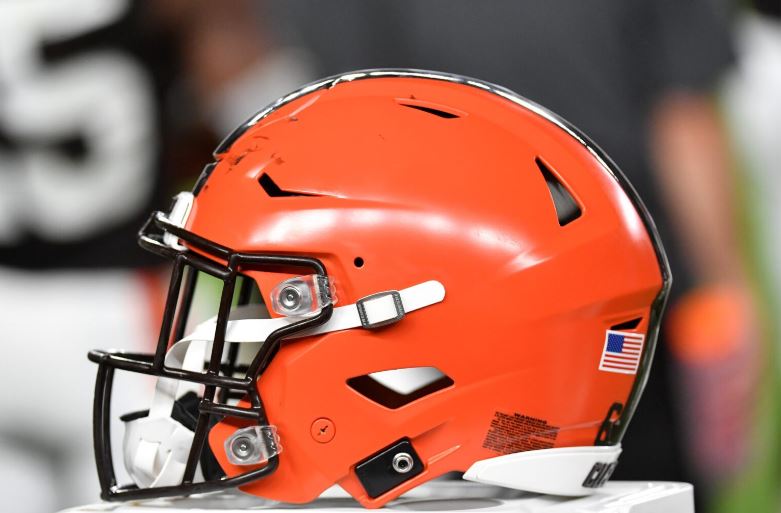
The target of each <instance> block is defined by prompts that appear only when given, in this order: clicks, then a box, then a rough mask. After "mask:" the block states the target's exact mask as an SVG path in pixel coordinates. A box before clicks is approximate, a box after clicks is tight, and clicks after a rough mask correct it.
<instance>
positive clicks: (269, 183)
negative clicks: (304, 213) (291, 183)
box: [258, 173, 318, 198]
mask: <svg viewBox="0 0 781 513" xmlns="http://www.w3.org/2000/svg"><path fill="white" fill-rule="evenodd" d="M258 183H259V184H260V186H261V187H263V190H264V191H266V194H268V195H269V196H270V197H272V198H283V197H286V196H318V195H317V194H310V193H308V192H298V191H286V190H283V189H281V188H280V187H279V185H277V184H276V182H274V180H272V179H271V176H269V175H268V174H266V173H263V174H262V175H260V178H258Z"/></svg>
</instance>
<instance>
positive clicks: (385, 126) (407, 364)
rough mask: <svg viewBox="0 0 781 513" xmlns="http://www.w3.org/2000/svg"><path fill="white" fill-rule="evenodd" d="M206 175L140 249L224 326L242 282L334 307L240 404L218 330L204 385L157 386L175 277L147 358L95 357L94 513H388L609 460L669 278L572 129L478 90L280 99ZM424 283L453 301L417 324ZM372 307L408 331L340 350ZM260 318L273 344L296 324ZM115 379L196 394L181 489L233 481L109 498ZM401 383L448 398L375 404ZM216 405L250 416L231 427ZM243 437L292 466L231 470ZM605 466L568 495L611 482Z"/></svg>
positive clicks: (308, 94) (459, 82)
mask: <svg viewBox="0 0 781 513" xmlns="http://www.w3.org/2000/svg"><path fill="white" fill-rule="evenodd" d="M215 159H216V161H215V162H214V163H212V164H209V165H208V166H207V167H206V169H205V170H204V172H203V173H202V175H201V177H200V179H199V180H198V183H197V185H196V187H195V189H194V191H193V193H192V195H190V196H188V197H187V202H186V207H181V206H180V207H179V208H178V211H177V209H174V211H175V212H172V213H171V214H169V215H168V216H166V215H159V214H158V216H157V217H155V218H153V221H152V225H156V226H157V227H158V228H161V229H162V230H163V231H165V232H166V233H165V235H164V236H163V237H159V236H153V235H151V234H150V232H149V227H147V228H146V229H145V230H144V231H143V232H142V243H143V244H145V245H147V246H149V247H150V248H151V249H153V250H156V251H158V252H161V253H165V254H166V255H169V256H172V257H173V258H174V259H177V261H183V260H185V259H186V260H188V262H192V261H194V260H198V261H200V262H201V265H202V266H204V267H206V268H210V266H211V268H212V271H213V274H215V275H219V276H220V277H222V278H223V279H224V280H225V281H226V283H229V284H230V287H226V290H227V291H228V292H225V291H224V292H223V297H224V301H223V303H224V304H227V305H229V303H230V297H229V296H232V295H233V286H234V284H235V283H234V282H235V276H236V274H237V273H241V274H242V275H243V276H246V277H249V278H251V280H252V281H254V282H255V283H256V284H257V286H258V288H259V289H260V291H261V292H262V293H263V294H266V293H267V292H268V291H270V290H275V287H277V286H279V284H280V283H281V282H285V280H289V279H291V278H294V277H295V276H297V275H301V274H302V272H301V268H302V267H305V268H308V269H310V270H309V271H308V272H310V273H311V272H314V273H315V275H318V276H327V279H328V283H329V285H328V286H329V287H332V288H333V291H334V292H335V294H336V297H337V298H338V300H337V302H336V306H335V307H334V306H333V305H326V306H325V307H324V308H322V309H320V310H318V312H316V314H315V315H310V316H303V317H300V318H299V319H298V320H297V321H296V322H294V323H293V324H285V325H284V327H282V328H280V329H279V330H277V331H274V332H273V333H272V334H270V335H269V334H267V335H268V337H267V338H265V339H263V340H265V342H264V344H263V345H262V346H261V349H260V351H259V354H260V356H256V357H255V358H253V359H252V361H251V362H250V363H249V365H248V369H247V372H246V375H245V376H244V378H243V379H238V378H236V379H235V381H230V379H233V378H231V377H230V376H228V375H225V372H221V367H220V362H221V361H222V359H223V344H225V343H227V344H228V345H230V344H231V340H232V339H231V336H232V335H231V329H232V327H231V325H230V323H229V322H230V321H229V319H228V306H224V308H222V307H221V312H220V315H221V316H218V318H217V320H216V321H215V325H214V327H212V328H210V329H211V330H212V331H211V333H213V338H214V345H213V346H212V353H211V357H210V358H209V359H208V362H209V365H208V366H207V369H206V372H205V373H203V374H202V375H203V376H206V377H204V378H202V379H201V378H198V379H199V380H200V381H198V379H195V380H194V379H193V378H192V376H190V375H189V374H188V373H187V372H184V371H177V369H171V368H170V366H169V365H168V364H167V362H166V364H165V365H164V359H165V354H166V352H167V351H169V345H170V343H171V342H175V341H177V340H180V339H182V337H183V336H184V335H186V334H185V333H183V331H182V330H181V328H178V329H177V333H176V334H175V336H173V337H172V336H171V334H170V332H171V330H172V329H173V328H172V323H173V317H174V310H175V309H176V303H177V298H178V297H179V283H180V282H181V280H182V275H183V271H182V270H181V269H179V270H178V271H175V273H174V279H173V281H172V293H171V295H170V296H169V303H173V306H170V304H169V307H168V308H167V316H166V319H167V320H166V321H165V322H164V324H166V323H167V326H164V329H163V334H161V339H160V343H159V345H158V351H157V353H156V355H155V356H154V357H148V358H147V359H146V360H144V361H143V363H142V362H141V360H139V361H137V362H136V363H127V362H128V361H132V358H129V357H127V356H125V357H124V363H118V362H119V361H120V360H121V359H122V358H123V357H120V356H117V355H113V354H111V353H106V352H93V353H92V354H91V358H92V359H93V360H94V361H97V362H99V363H100V364H101V366H100V370H99V382H98V388H97V390H98V394H97V396H96V454H97V455H98V466H99V470H101V475H102V477H101V483H102V485H103V489H104V497H106V498H124V497H134V496H136V497H147V496H156V495H180V494H183V493H191V492H195V491H205V490H209V489H215V488H219V487H220V486H224V485H225V483H229V484H231V485H241V489H242V490H244V491H245V492H248V493H252V494H256V495H260V496H263V497H266V498H270V499H274V500H280V501H286V502H294V503H300V502H308V501H311V500H313V499H315V498H316V497H317V496H318V495H319V494H320V493H322V492H323V491H324V490H325V489H326V488H328V487H330V486H332V485H334V484H338V485H340V486H342V487H343V488H344V489H345V490H347V491H348V492H349V493H350V494H351V495H352V496H353V497H355V498H356V499H357V500H358V501H359V502H361V503H362V504H363V505H364V506H367V507H378V506H381V505H383V504H385V503H386V502H387V501H389V500H392V499H393V498H395V497H397V496H398V495H400V494H401V493H404V492H405V491H407V490H409V489H411V488H413V487H415V486H417V485H419V484H422V483H424V482H426V481H428V480H430V479H432V478H435V477H438V476H440V475H443V474H445V473H448V472H453V471H458V472H466V471H468V470H469V471H470V472H469V473H468V474H467V477H468V478H469V476H470V475H471V476H473V477H474V476H476V475H477V474H478V473H477V469H478V467H474V468H473V469H471V470H470V467H473V466H474V465H475V464H476V463H477V462H481V461H484V460H490V459H493V458H497V457H499V458H507V456H506V455H508V454H517V453H521V452H525V451H540V454H548V453H543V452H541V451H555V450H556V449H562V448H578V450H580V449H582V448H584V447H591V448H592V449H596V451H592V452H599V450H600V449H599V448H594V446H607V447H614V448H616V450H618V449H617V446H618V444H619V443H620V440H621V437H622V436H623V433H624V431H625V430H626V426H627V424H628V422H629V419H630V418H631V416H632V413H633V411H634V409H635V408H636V406H637V401H638V400H639V398H640V394H641V392H642V389H643V387H644V384H645V381H646V380H647V377H648V371H649V369H650V364H651V359H652V357H653V351H654V345H655V340H656V336H657V332H658V328H659V322H660V316H661V313H662V310H663V307H664V303H665V299H666V295H667V292H668V290H669V286H670V280H671V278H670V271H669V268H668V265H667V261H666V258H665V255H664V250H663V248H662V244H661V242H660V240H659V236H658V234H657V233H656V230H655V228H654V225H653V222H652V220H651V218H650V216H649V215H648V213H647V211H646V210H645V208H644V207H643V205H642V203H641V201H640V200H639V198H638V197H637V194H636V193H635V191H634V190H633V189H632V187H631V186H630V185H629V183H628V182H627V181H626V179H625V178H624V177H623V175H622V174H621V172H620V171H619V170H618V168H617V167H616V166H615V164H613V163H612V162H611V161H610V160H609V159H608V158H607V157H606V156H605V155H604V153H603V152H602V151H601V150H600V149H599V148H598V147H597V146H596V145H594V144H593V143H592V142H591V141H590V140H589V139H588V138H586V137H585V136H584V135H583V134H581V133H580V132H579V131H577V130H576V129H575V128H573V127H572V126H571V125H569V124H568V123H567V122H565V121H563V120H562V119H561V118H559V117H557V116H555V115H554V114H552V113H550V112H549V111H547V110H545V109H544V108H542V107H540V106H538V105H536V104H534V103H532V102H530V101H528V100H526V99H524V98H521V97H519V96H518V95H516V94H515V93H512V92H510V91H508V90H506V89H503V88H500V87H498V86H494V85H491V84H487V83H485V82H481V81H478V80H473V79H468V78H464V77H460V76H454V75H446V74H441V73H433V72H425V71H411V70H371V71H361V72H355V73H350V74H347V75H341V76H338V77H332V78H328V79H325V80H322V81H320V82H317V83H314V84H311V85H309V86H306V87H304V88H302V89H301V90H299V91H297V92H294V93H292V94H290V95H288V96H287V97H284V98H281V99H280V100H279V101H277V102H276V103H275V104H273V105H271V106H270V107H268V108H266V109H265V110H263V111H261V112H260V113H258V114H257V115H255V116H253V118H251V119H250V120H249V121H248V122H247V123H245V124H243V125H242V126H241V127H239V128H238V129H237V130H236V131H235V132H234V133H233V134H231V135H230V136H229V137H228V138H227V139H226V140H225V141H224V142H223V143H222V144H221V145H220V146H219V148H218V149H217V150H216V152H215ZM174 217H178V219H173V218H174ZM166 236H167V237H168V239H166ZM430 283H436V284H438V285H433V288H434V289H436V290H437V291H439V288H438V287H441V289H442V290H441V297H436V298H434V299H431V300H430V301H427V302H425V304H424V305H423V306H422V307H420V309H419V310H416V311H412V308H409V309H405V308H404V307H405V305H411V304H412V303H413V302H414V301H413V300H411V299H410V298H411V297H413V293H412V292H405V291H409V290H413V291H414V290H418V289H415V287H416V286H420V285H421V284H430ZM383 291H401V292H400V293H397V294H396V295H395V296H394V295H392V294H391V293H390V292H388V293H383ZM378 292H379V293H383V294H380V295H379V296H381V297H380V298H379V299H383V298H391V299H392V300H393V301H391V299H386V301H385V302H386V303H387V304H389V305H390V304H395V306H394V308H395V309H396V310H394V311H393V313H392V314H391V315H390V316H389V317H388V318H387V319H386V318H384V321H383V322H382V323H380V324H376V325H373V324H372V323H371V322H368V321H366V322H364V321H365V320H366V319H365V318H364V317H360V323H359V324H358V325H356V324H355V323H353V324H351V325H350V326H351V327H350V328H348V329H342V328H341V327H337V328H333V329H331V328H329V326H335V324H334V322H336V321H335V320H334V319H337V318H339V319H341V318H342V317H344V315H346V312H347V310H348V309H349V310H350V312H352V311H353V310H355V309H357V311H358V312H359V313H360V311H361V308H362V305H369V303H368V301H367V300H368V299H369V298H371V297H374V298H375V299H377V297H375V295H376V294H377V293H378ZM405 293H406V294H407V295H406V296H404V294H405ZM437 294H438V292H434V295H435V296H436V295H437ZM225 298H227V299H225ZM266 299H267V303H268V298H266ZM342 305H345V306H342ZM363 308H364V312H363V313H364V314H366V315H369V314H367V313H366V312H368V310H366V308H367V306H363ZM269 313H270V316H271V319H269V320H268V322H274V321H276V322H277V323H279V322H284V319H283V316H281V315H280V314H279V313H277V312H275V311H274V310H273V309H270V311H269ZM381 324H382V325H383V326H382V327H380V325H381ZM278 325H279V324H275V325H273V326H278ZM279 326H281V325H279ZM317 326H321V327H323V328H321V329H320V331H317V330H318V328H317ZM306 329H309V330H313V331H309V332H307V331H302V330H306ZM226 330H227V332H228V334H227V335H226ZM611 334H612V335H611ZM611 336H612V337H613V338H611ZM617 341H618V342H617ZM638 341H639V342H638ZM218 342H219V343H218ZM616 344H619V346H620V347H619V346H616ZM616 347H618V349H616ZM142 367H143V370H142ZM114 368H123V369H125V370H135V371H137V372H146V373H148V374H153V375H157V376H161V377H162V378H161V379H172V378H178V379H182V380H188V379H190V380H194V381H197V382H198V383H200V384H203V385H205V386H206V390H205V392H204V396H203V399H201V403H200V409H199V417H198V423H197V426H195V428H194V433H195V435H194V438H193V441H192V445H193V447H194V448H196V449H197V450H195V449H194V450H192V451H191V452H190V455H189V457H188V458H187V466H188V467H194V466H195V464H196V463H197V462H198V461H199V459H198V458H200V456H199V455H198V454H196V455H193V454H195V453H196V452H197V453H199V454H200V453H201V452H203V451H209V452H210V453H211V454H213V456H214V458H216V462H217V463H218V464H219V469H220V470H221V472H222V473H224V477H221V478H218V479H215V480H213V483H212V485H211V486H208V484H209V479H208V478H207V480H206V482H194V481H193V476H194V474H193V471H192V468H191V469H189V471H186V472H185V475H184V478H183V482H182V483H181V484H176V485H170V486H165V487H155V485H153V486H152V487H149V488H144V489H142V490H126V489H120V488H117V487H116V483H115V482H113V479H114V478H113V472H112V473H111V474H109V472H108V470H107V469H108V467H110V461H107V460H110V458H109V456H108V453H107V449H105V445H106V444H109V443H110V440H108V437H107V436H106V435H105V434H104V433H102V429H103V427H105V417H106V412H105V411H104V410H105V409H107V404H108V402H109V400H108V399H107V397H106V396H107V389H108V390H110V379H109V378H110V376H107V374H110V373H111V372H112V371H113V369H114ZM402 369H406V370H409V369H434V370H435V371H436V372H437V374H436V375H435V377H436V379H434V381H429V382H427V383H426V384H425V385H424V386H422V387H419V388H418V389H415V390H414V391H412V392H409V391H407V392H408V393H402V392H399V391H398V390H394V389H393V387H392V386H386V385H383V380H382V379H380V377H379V376H381V373H384V372H387V371H399V370H402ZM101 374H102V377H101ZM239 381H240V382H241V383H243V386H244V387H245V388H244V389H242V388H241V387H239V386H238V382H239ZM107 382H108V383H109V384H107ZM220 387H224V388H231V389H233V390H244V391H245V392H246V394H245V395H244V397H242V398H240V399H239V401H238V403H235V402H234V403H231V404H228V402H225V403H224V404H223V403H221V402H220V401H218V400H217V399H215V395H214V394H215V391H216V390H217V389H218V388H220ZM261 399H262V400H261ZM237 412H238V413H237ZM240 412H245V413H240ZM253 415H254V416H253ZM253 425H262V426H265V425H269V426H274V427H275V436H278V439H277V440H276V441H275V442H273V443H278V444H279V445H281V447H282V448H283V452H282V453H281V454H278V450H277V451H275V452H274V454H273V456H272V457H270V458H266V459H264V460H263V461H260V462H257V464H255V465H246V464H241V462H240V461H237V460H236V458H235V457H231V453H230V450H228V446H229V445H230V444H231V443H233V442H234V441H235V433H236V432H237V431H238V430H241V429H246V428H248V427H250V426H253ZM207 433H208V435H207ZM273 443H272V445H273ZM205 446H208V447H205ZM582 452H583V451H581V453H582ZM589 454H590V453H589ZM612 454H613V456H611V457H612V458H613V459H612V460H611V461H609V462H607V463H606V465H607V466H605V467H604V471H603V469H602V467H599V468H598V469H597V470H598V472H597V471H594V475H591V472H592V468H591V467H590V466H589V468H588V471H587V472H586V473H585V474H584V475H582V481H583V482H582V484H580V483H579V482H578V483H576V486H575V487H574V490H575V491H574V492H573V493H578V491H579V490H583V489H585V488H590V487H591V486H598V485H599V484H601V482H600V481H602V482H603V481H604V479H606V478H607V477H609V472H608V470H607V469H608V467H609V470H610V471H612V465H614V460H615V457H617V452H614V453H612ZM234 456H235V454H234ZM190 460H191V461H190ZM200 461H201V464H202V465H203V460H202V459H201V460H200ZM497 461H498V460H497ZM502 461H508V460H506V459H505V460H502ZM588 461H589V462H591V461H592V460H588ZM589 465H590V464H589ZM183 466H184V463H183ZM101 467H102V469H101ZM484 467H485V464H483V465H482V467H480V468H484ZM594 468H596V467H594ZM204 474H206V472H204ZM177 476H178V475H177ZM207 477H208V476H207ZM574 479H578V481H580V480H581V478H580V477H577V476H576V477H575V478H574ZM498 484H503V483H498ZM507 486H513V485H512V484H507ZM519 486H522V485H519ZM565 488H566V487H563V488H562V490H563V489H565ZM570 488H572V487H570ZM552 491H554V492H555V491H556V488H555V487H554V488H553V489H552ZM134 493H135V495H134ZM562 493H564V492H562Z"/></svg>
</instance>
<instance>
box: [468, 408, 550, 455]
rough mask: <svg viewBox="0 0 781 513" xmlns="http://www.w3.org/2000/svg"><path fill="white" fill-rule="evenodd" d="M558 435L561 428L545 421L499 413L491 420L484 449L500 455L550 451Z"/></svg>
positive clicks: (484, 441)
mask: <svg viewBox="0 0 781 513" xmlns="http://www.w3.org/2000/svg"><path fill="white" fill-rule="evenodd" d="M558 435H559V428H558V427H557V426H552V425H550V424H548V422H547V421H545V420H543V419H537V418H534V417H528V416H526V415H521V414H520V413H516V414H513V415H511V414H508V413H502V412H500V411H498V412H496V413H495V414H494V418H493V420H491V428H490V429H489V430H488V434H486V435H485V440H483V447H484V448H485V449H490V450H492V451H496V452H498V453H500V454H510V453H514V452H523V451H532V450H536V449H550V448H551V447H553V444H554V443H555V442H556V437H557V436H558Z"/></svg>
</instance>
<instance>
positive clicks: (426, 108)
mask: <svg viewBox="0 0 781 513" xmlns="http://www.w3.org/2000/svg"><path fill="white" fill-rule="evenodd" d="M396 101H397V102H398V103H399V105H401V106H402V107H409V108H410V109H416V110H419V111H421V112H425V113H427V114H432V115H434V116H437V117H440V118H444V119H454V118H460V117H461V115H460V114H457V113H455V112H452V111H447V110H444V109H442V108H440V107H439V106H436V107H434V106H432V105H426V104H423V103H422V102H419V101H414V100H407V101H399V100H396Z"/></svg>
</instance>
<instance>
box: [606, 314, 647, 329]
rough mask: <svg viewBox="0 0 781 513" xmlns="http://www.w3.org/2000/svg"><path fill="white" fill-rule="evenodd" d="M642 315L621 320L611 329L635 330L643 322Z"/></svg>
mask: <svg viewBox="0 0 781 513" xmlns="http://www.w3.org/2000/svg"><path fill="white" fill-rule="evenodd" d="M642 320H643V318H642V317H636V318H634V319H629V320H628V321H624V322H619V323H618V324H614V325H613V326H611V327H610V329H611V330H614V331H624V330H633V329H635V328H637V327H638V326H640V323H641V322H642Z"/></svg>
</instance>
